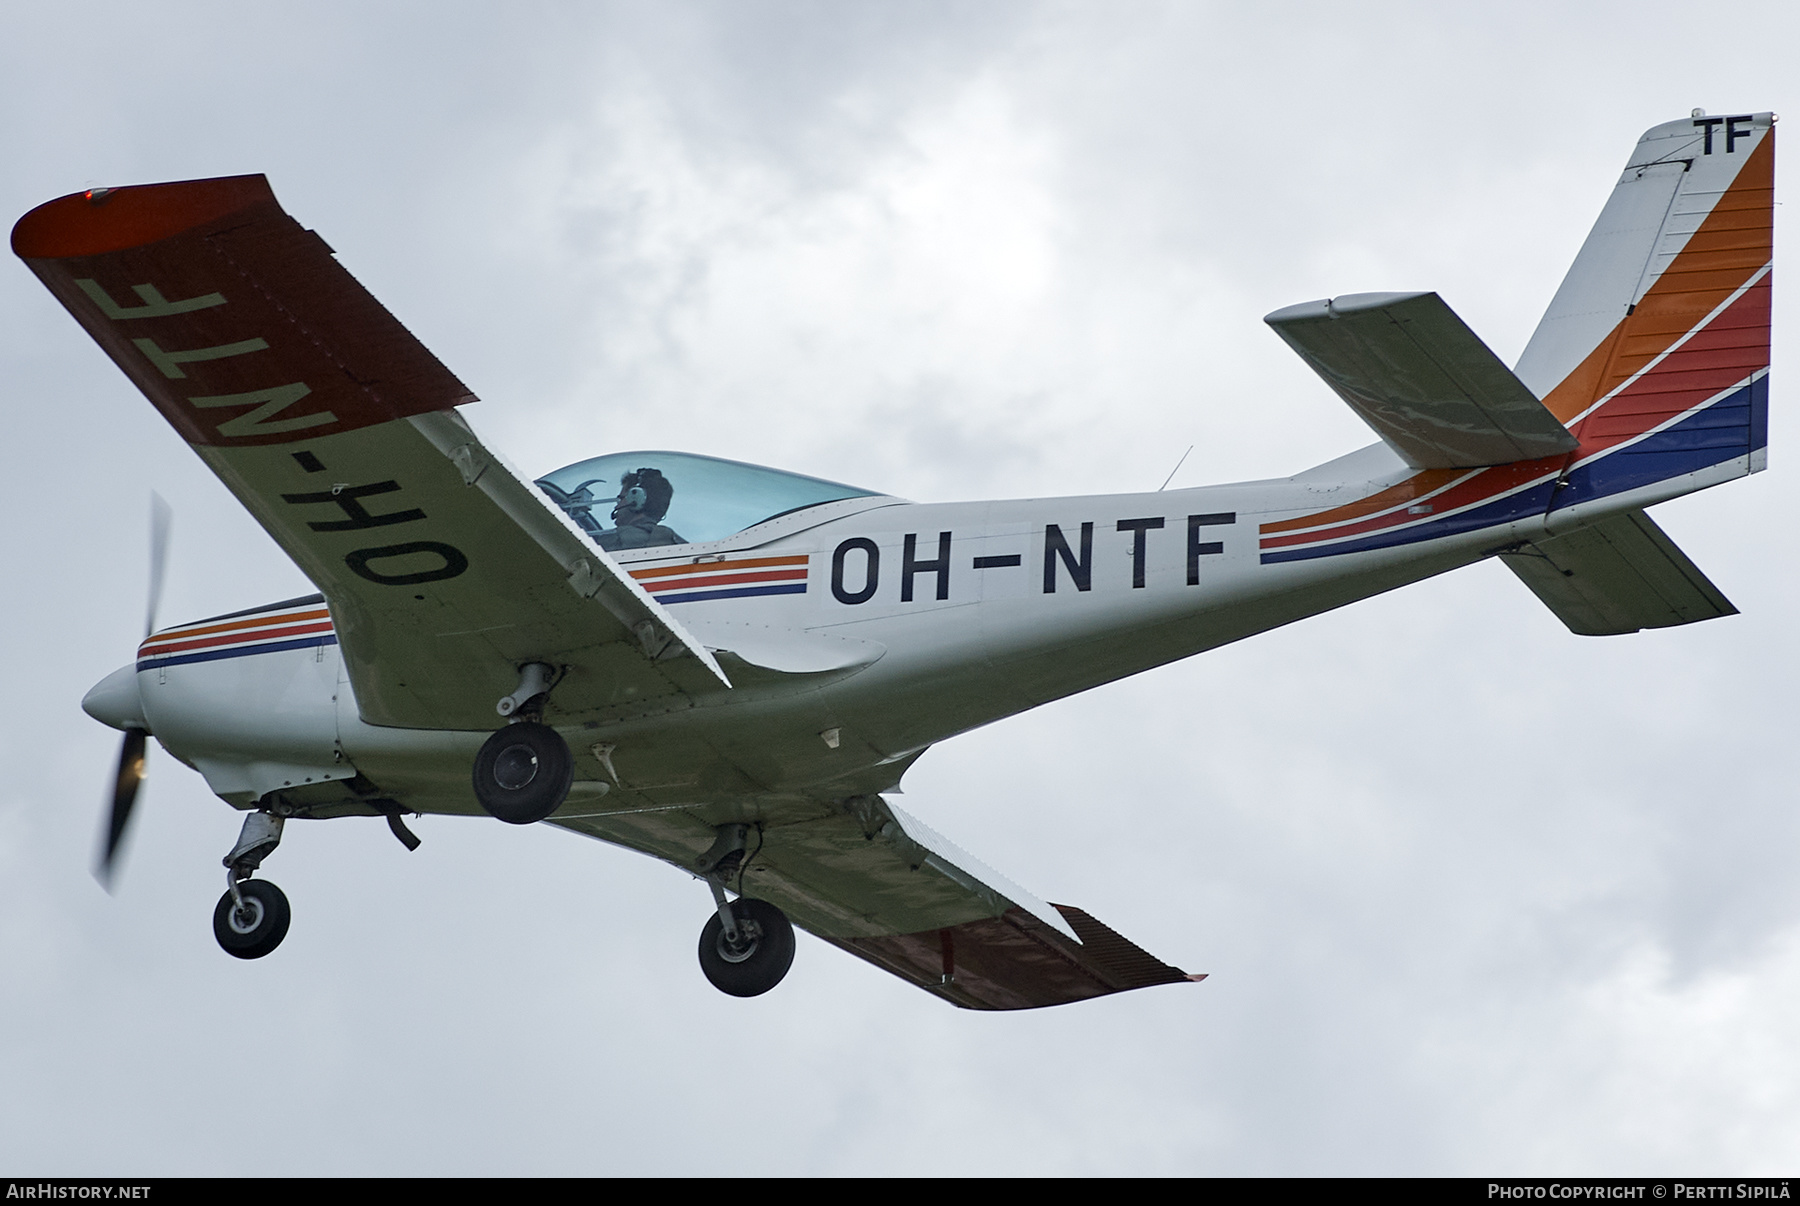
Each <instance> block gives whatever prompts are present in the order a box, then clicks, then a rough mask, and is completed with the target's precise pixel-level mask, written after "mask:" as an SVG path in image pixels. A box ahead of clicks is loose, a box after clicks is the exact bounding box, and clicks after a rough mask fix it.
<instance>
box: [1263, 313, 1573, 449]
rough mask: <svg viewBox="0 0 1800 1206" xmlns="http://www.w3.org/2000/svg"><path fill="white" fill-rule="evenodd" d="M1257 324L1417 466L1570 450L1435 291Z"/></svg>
mask: <svg viewBox="0 0 1800 1206" xmlns="http://www.w3.org/2000/svg"><path fill="white" fill-rule="evenodd" d="M1263 321H1264V322H1266V323H1268V324H1269V325H1270V326H1271V327H1273V328H1274V329H1275V333H1276V334H1278V335H1280V336H1281V337H1282V339H1284V340H1286V341H1287V344H1288V346H1289V347H1291V348H1293V349H1294V351H1296V352H1298V353H1299V354H1300V358H1301V359H1303V360H1305V361H1306V363H1307V364H1308V365H1310V366H1311V367H1312V370H1313V371H1314V372H1315V373H1317V374H1319V376H1320V377H1322V378H1324V380H1325V384H1327V385H1329V386H1330V387H1331V388H1332V390H1333V391H1335V392H1336V393H1337V395H1338V397H1340V398H1342V399H1343V400H1344V401H1345V402H1347V403H1349V404H1350V409H1352V410H1354V411H1355V412H1356V413H1357V414H1358V415H1360V416H1361V417H1362V419H1363V421H1364V422H1365V423H1367V424H1368V425H1369V426H1370V427H1373V428H1374V429H1375V434H1376V435H1379V436H1380V437H1381V438H1382V439H1383V440H1384V441H1386V442H1387V444H1388V445H1389V446H1390V447H1391V448H1393V450H1394V451H1395V452H1397V453H1399V454H1400V456H1401V458H1402V459H1403V460H1405V461H1406V463H1407V464H1409V465H1411V466H1413V467H1414V468H1415V469H1446V468H1452V467H1457V466H1470V467H1472V466H1476V465H1505V464H1510V463H1511V462H1513V461H1531V460H1537V459H1538V458H1539V457H1546V456H1555V455H1556V454H1557V453H1562V452H1571V451H1573V450H1574V449H1575V446H1576V440H1575V437H1574V436H1572V435H1570V434H1569V432H1568V430H1567V429H1566V428H1564V427H1563V425H1562V423H1561V422H1559V421H1558V420H1557V418H1556V416H1555V415H1553V414H1551V413H1550V411H1549V410H1548V409H1546V408H1545V406H1544V404H1543V403H1542V402H1540V401H1538V399H1537V397H1536V396H1535V395H1534V394H1533V393H1532V392H1531V391H1530V390H1529V389H1527V388H1525V384H1524V383H1523V382H1522V381H1520V380H1519V379H1518V378H1517V377H1515V376H1514V375H1513V372H1512V370H1511V369H1509V368H1507V367H1506V365H1505V364H1503V363H1502V362H1501V360H1500V358H1499V357H1498V356H1495V355H1494V353H1493V352H1491V351H1489V350H1488V346H1487V345H1486V344H1485V343H1483V342H1481V339H1480V338H1479V337H1478V336H1477V335H1476V334H1475V332H1473V331H1471V330H1470V329H1469V328H1468V325H1467V324H1465V323H1464V322H1463V320H1462V319H1460V318H1458V317H1457V316H1456V312H1455V311H1454V310H1452V309H1451V308H1450V307H1449V306H1447V305H1445V304H1444V301H1443V299H1442V298H1440V297H1439V296H1438V295H1437V294H1435V293H1356V294H1350V295H1347V296H1345V297H1338V298H1333V299H1332V300H1330V301H1315V302H1303V303H1302V304H1300V305H1297V306H1288V307H1287V308H1286V309H1283V310H1277V311H1275V312H1274V313H1273V314H1271V315H1269V316H1268V317H1266V318H1264V319H1263Z"/></svg>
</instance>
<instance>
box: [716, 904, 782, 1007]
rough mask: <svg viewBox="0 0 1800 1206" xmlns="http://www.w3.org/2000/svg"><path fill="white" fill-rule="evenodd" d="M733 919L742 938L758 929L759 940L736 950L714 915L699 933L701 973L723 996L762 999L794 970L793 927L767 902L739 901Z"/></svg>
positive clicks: (753, 940)
mask: <svg viewBox="0 0 1800 1206" xmlns="http://www.w3.org/2000/svg"><path fill="white" fill-rule="evenodd" d="M731 915H732V917H733V918H734V919H735V920H736V921H737V923H738V932H739V934H740V935H742V934H743V932H744V931H745V930H746V929H749V928H751V927H755V929H756V930H757V931H758V933H757V935H756V937H754V938H752V939H750V940H749V941H748V942H744V943H741V944H740V945H739V946H738V947H737V948H736V949H733V948H732V947H731V946H730V944H729V943H727V942H726V941H725V923H724V922H722V921H720V920H719V915H718V913H716V912H715V913H714V914H713V915H712V917H711V918H710V919H709V920H708V921H707V923H706V928H705V929H703V930H701V931H700V970H701V971H703V972H705V973H706V978H707V979H708V980H711V981H712V986H713V987H714V988H716V989H718V990H719V991H720V992H723V993H729V994H730V995H732V996H734V997H759V996H761V995H762V994H763V993H765V992H768V991H769V990H770V989H771V988H774V987H775V986H776V985H777V984H779V983H781V980H782V977H783V976H786V975H787V974H788V968H789V967H792V966H793V963H794V926H793V923H792V922H790V921H789V920H788V919H787V914H786V913H783V912H782V911H781V910H780V909H778V908H776V907H775V906H774V905H772V904H770V903H769V902H768V901H766V900H749V899H745V898H741V897H740V898H739V899H737V900H734V901H732V902H731Z"/></svg>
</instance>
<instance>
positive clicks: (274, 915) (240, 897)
mask: <svg viewBox="0 0 1800 1206" xmlns="http://www.w3.org/2000/svg"><path fill="white" fill-rule="evenodd" d="M292 918H293V914H292V913H291V912H290V911H289V909H288V898H287V895H286V894H285V893H283V892H282V890H281V889H280V888H277V887H276V886H275V885H274V884H272V883H270V882H269V881H268V880H266V879H246V880H241V881H239V882H238V883H236V884H233V885H232V887H231V889H230V890H229V891H227V892H226V893H225V895H223V896H221V897H219V907H218V908H216V909H214V910H213V937H215V938H217V939H218V940H219V945H220V946H221V947H223V948H224V950H225V953H226V954H227V955H235V956H236V957H238V958H239V959H260V958H262V957H263V956H264V955H266V954H268V953H269V952H270V951H272V950H274V949H275V948H276V947H278V946H280V945H281V940H282V939H283V938H286V937H287V932H288V922H289V921H290V920H292Z"/></svg>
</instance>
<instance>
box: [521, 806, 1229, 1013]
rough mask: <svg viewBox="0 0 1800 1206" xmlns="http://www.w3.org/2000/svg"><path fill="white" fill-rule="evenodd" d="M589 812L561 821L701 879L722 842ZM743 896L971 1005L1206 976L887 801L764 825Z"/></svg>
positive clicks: (675, 817) (686, 828)
mask: <svg viewBox="0 0 1800 1206" xmlns="http://www.w3.org/2000/svg"><path fill="white" fill-rule="evenodd" d="M579 811H580V810H579V808H566V809H565V810H564V813H563V814H561V815H558V816H556V817H554V818H552V823H554V824H557V825H561V826H563V827H564V828H567V829H572V830H574V831H576V832H578V833H584V834H587V835H588V836H590V837H597V838H601V839H602V840H605V841H609V842H613V843H615V844H617V845H621V846H626V847H629V848H631V849H634V850H638V851H641V852H643V853H646V854H652V855H655V856H657V857H659V858H663V859H665V860H667V861H669V862H671V863H674V864H675V865H676V866H678V867H683V868H685V869H687V870H688V871H690V872H692V871H694V870H695V867H696V865H697V862H698V860H699V859H700V858H701V856H702V855H703V854H704V852H705V851H706V849H707V847H708V846H709V845H710V843H711V842H712V840H713V837H714V834H715V828H714V826H713V824H712V823H710V821H709V820H707V819H702V818H701V817H700V816H699V815H698V812H697V810H695V811H689V810H685V809H679V808H661V809H655V810H650V811H634V812H623V811H621V812H613V813H606V812H600V811H594V812H592V813H590V814H589V815H585V816H581V815H574V814H575V813H577V812H579ZM734 886H736V887H737V888H738V889H739V890H740V891H741V892H742V893H743V894H744V895H747V896H753V897H758V898H761V899H764V900H768V901H771V902H773V903H774V904H776V905H779V906H780V907H781V909H782V910H783V911H784V912H785V913H787V915H788V916H789V917H790V918H791V919H792V920H793V922H794V924H795V925H797V926H799V927H800V928H802V929H804V930H806V931H808V932H809V933H812V934H814V935H816V936H818V937H820V938H823V939H824V940H825V941H827V942H829V943H831V944H832V945H833V946H836V947H839V948H841V949H843V950H846V951H848V952H850V953H851V954H853V955H856V956H858V957H859V958H862V959H865V960H867V961H868V962H870V963H872V964H874V965H875V966H876V967H879V968H881V969H883V970H884V971H888V972H891V973H893V974H894V975H896V976H899V977H900V978H901V979H903V980H906V981H907V982H909V983H911V984H915V985H917V986H919V987H920V988H923V989H925V990H926V991H927V992H930V993H932V994H934V995H936V996H939V997H941V998H943V999H944V1000H946V1001H949V1002H950V1003H952V1004H954V1005H958V1006H961V1007H963V1008H965V1009H993V1010H1005V1009H1035V1008H1040V1007H1042V1006H1047V1005H1064V1004H1068V1003H1070V1002H1074V1001H1083V1000H1087V999H1089V998H1092V997H1099V996H1106V995H1107V994H1109V993H1116V992H1124V991H1127V990H1129V989H1133V988H1147V987H1150V986H1152V985H1157V984H1177V983H1183V982H1187V981H1190V980H1198V979H1202V978H1203V977H1201V976H1190V975H1188V974H1187V973H1186V972H1183V971H1181V970H1179V969H1178V968H1175V967H1172V966H1170V965H1168V964H1166V963H1164V962H1162V961H1161V960H1159V959H1157V958H1156V957H1155V956H1153V955H1151V954H1149V953H1148V952H1146V951H1144V950H1142V949H1141V948H1139V947H1138V946H1136V945H1134V944H1133V943H1132V942H1130V941H1129V940H1127V939H1125V938H1123V937H1121V936H1120V935H1118V934H1117V933H1115V932H1114V931H1112V930H1110V929H1108V928H1107V927H1106V926H1104V925H1102V924H1100V923H1099V922H1098V921H1095V920H1094V919H1093V918H1092V917H1090V916H1089V915H1088V914H1087V913H1085V912H1083V911H1081V910H1080V909H1076V908H1071V907H1069V906H1067V905H1052V904H1047V903H1045V902H1044V901H1041V900H1039V899H1038V898H1037V897H1035V896H1033V895H1032V894H1030V893H1029V892H1026V891H1025V890H1024V889H1022V888H1020V887H1018V886H1017V885H1016V884H1013V883H1011V882H1009V881H1008V880H1007V879H1006V878H1005V877H1003V876H1001V875H999V874H997V873H996V872H994V871H992V870H991V869H989V868H988V867H985V866H983V865H982V864H981V863H979V862H977V861H976V860H974V859H973V858H971V857H970V856H969V855H967V854H966V853H964V852H963V851H961V850H959V849H957V848H956V847H955V846H954V845H952V844H951V843H950V842H948V841H947V840H946V839H944V838H943V837H942V836H941V835H939V834H937V833H936V832H934V831H933V830H931V829H930V828H929V827H928V826H926V825H924V824H923V823H922V822H920V821H919V820H918V819H917V818H914V817H912V816H909V815H908V814H906V813H905V812H903V811H901V810H900V809H898V808H896V807H895V806H894V805H893V804H891V803H890V802H888V801H886V800H884V799H882V798H881V797H879V796H858V797H852V798H850V799H848V800H844V801H839V802H834V803H819V804H816V805H812V806H810V807H807V806H801V808H800V814H799V815H796V814H795V813H792V812H790V813H789V816H788V819H786V820H785V821H784V822H783V823H780V824H765V825H761V826H759V827H758V832H757V834H756V835H755V836H754V837H752V838H751V839H750V840H749V843H748V849H747V853H746V857H745V859H744V862H743V874H742V876H741V877H740V878H739V879H738V881H737V883H736V884H735V885H734Z"/></svg>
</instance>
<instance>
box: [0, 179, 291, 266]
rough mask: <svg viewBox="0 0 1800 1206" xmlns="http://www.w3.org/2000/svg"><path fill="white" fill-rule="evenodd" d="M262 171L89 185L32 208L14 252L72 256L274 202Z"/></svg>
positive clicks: (31, 256)
mask: <svg viewBox="0 0 1800 1206" xmlns="http://www.w3.org/2000/svg"><path fill="white" fill-rule="evenodd" d="M274 200H275V193H274V190H272V189H271V188H270V187H269V181H268V178H267V177H265V176H262V175H260V174H258V175H250V176H219V177H214V178H213V179H210V180H179V181H173V182H171V183H168V184H135V185H127V186H125V187H122V188H90V189H85V190H83V191H82V192H79V193H70V194H69V195H68V196H66V197H58V198H56V200H54V201H46V202H45V203H44V204H42V205H40V206H38V207H37V208H36V209H33V210H31V211H30V212H29V213H27V214H26V215H25V216H24V217H22V218H20V219H19V220H18V222H17V223H15V224H14V225H13V229H12V249H13V254H14V255H16V256H18V257H19V258H20V259H22V260H46V259H69V258H73V257H78V256H89V255H103V254H105V253H107V252H113V251H124V250H126V249H128V248H132V247H142V246H145V245H147V244H150V243H157V242H161V241H162V240H163V239H167V238H170V237H172V236H174V235H178V234H181V233H182V232H184V231H188V230H193V229H194V228H195V227H198V226H204V225H207V224H209V223H212V222H216V221H218V220H219V219H221V218H225V217H229V216H230V215H232V214H234V213H238V212H240V211H242V210H246V209H249V208H251V207H252V206H255V205H259V204H265V203H273V202H274Z"/></svg>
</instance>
